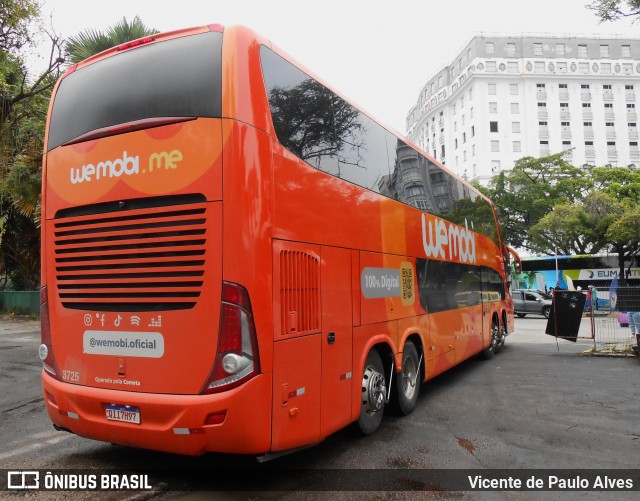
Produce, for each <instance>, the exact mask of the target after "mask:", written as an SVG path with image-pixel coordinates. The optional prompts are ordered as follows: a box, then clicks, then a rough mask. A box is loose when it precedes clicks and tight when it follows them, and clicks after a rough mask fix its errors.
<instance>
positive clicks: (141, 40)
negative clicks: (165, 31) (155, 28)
mask: <svg viewBox="0 0 640 501" xmlns="http://www.w3.org/2000/svg"><path fill="white" fill-rule="evenodd" d="M155 40H156V39H155V38H154V37H144V38H139V39H138V40H134V41H133V42H127V43H123V44H122V45H118V49H117V50H118V52H119V51H121V50H127V49H133V48H134V47H139V46H140V45H144V44H147V43H151V42H155Z"/></svg>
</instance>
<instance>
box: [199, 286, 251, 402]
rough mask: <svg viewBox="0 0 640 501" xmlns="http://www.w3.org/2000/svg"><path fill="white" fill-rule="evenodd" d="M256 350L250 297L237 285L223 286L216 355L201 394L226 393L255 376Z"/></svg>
mask: <svg viewBox="0 0 640 501" xmlns="http://www.w3.org/2000/svg"><path fill="white" fill-rule="evenodd" d="M257 348H258V345H257V342H256V331H255V326H254V322H253V314H252V312H251V302H250V301H249V294H248V293H247V291H246V289H245V288H244V287H241V286H240V285H237V284H232V283H229V282H224V283H223V285H222V304H221V308H220V330H219V332H218V351H217V354H216V360H215V363H214V365H213V370H212V371H211V374H210V375H209V378H208V379H207V382H206V384H205V386H204V389H203V390H202V393H216V392H219V391H224V390H228V389H230V388H233V387H235V386H238V385H240V384H242V383H244V382H245V381H247V380H248V379H251V378H252V377H253V376H255V375H256V374H258V372H259V371H260V366H259V362H258V357H257V354H258V349H257Z"/></svg>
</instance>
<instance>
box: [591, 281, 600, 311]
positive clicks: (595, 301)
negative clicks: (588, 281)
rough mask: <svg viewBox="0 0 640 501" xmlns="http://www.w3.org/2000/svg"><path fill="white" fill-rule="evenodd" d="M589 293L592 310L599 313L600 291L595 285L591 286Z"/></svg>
mask: <svg viewBox="0 0 640 501" xmlns="http://www.w3.org/2000/svg"><path fill="white" fill-rule="evenodd" d="M589 291H590V292H591V309H592V310H593V311H598V290H597V289H596V287H595V286H594V285H590V286H589Z"/></svg>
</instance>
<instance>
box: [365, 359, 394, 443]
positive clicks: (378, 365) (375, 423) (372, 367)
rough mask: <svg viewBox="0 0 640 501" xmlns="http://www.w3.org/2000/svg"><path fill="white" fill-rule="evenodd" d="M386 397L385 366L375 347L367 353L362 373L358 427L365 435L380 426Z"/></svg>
mask: <svg viewBox="0 0 640 501" xmlns="http://www.w3.org/2000/svg"><path fill="white" fill-rule="evenodd" d="M386 397H387V385H386V383H385V379H384V366H383V365H382V359H381V358H380V354H379V353H378V352H377V350H375V349H373V350H371V351H370V352H369V354H368V355H367V360H366V362H365V364H364V373H363V374H362V393H361V395H360V399H361V400H360V401H361V404H360V417H359V418H358V429H359V430H360V433H362V434H363V435H371V434H372V433H373V432H374V431H376V430H377V429H378V427H379V426H380V423H381V422H382V414H383V412H384V404H385V399H386Z"/></svg>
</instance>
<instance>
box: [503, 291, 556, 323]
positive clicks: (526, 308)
mask: <svg viewBox="0 0 640 501" xmlns="http://www.w3.org/2000/svg"><path fill="white" fill-rule="evenodd" d="M511 296H512V297H513V308H514V310H515V312H516V315H518V316H519V317H524V316H526V315H529V314H537V315H544V317H545V318H549V314H550V313H551V296H550V295H548V294H545V293H544V292H542V291H534V290H525V289H516V290H513V291H511Z"/></svg>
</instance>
